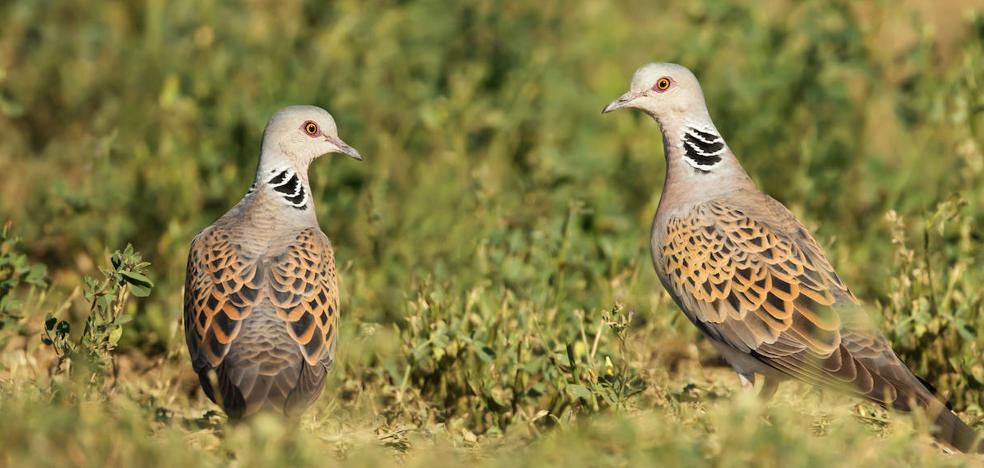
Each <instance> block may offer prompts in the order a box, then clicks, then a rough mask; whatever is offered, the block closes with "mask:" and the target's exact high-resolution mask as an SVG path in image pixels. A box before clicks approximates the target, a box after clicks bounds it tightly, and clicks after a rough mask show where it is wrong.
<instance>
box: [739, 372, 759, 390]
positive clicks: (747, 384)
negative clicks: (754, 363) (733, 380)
mask: <svg viewBox="0 0 984 468" xmlns="http://www.w3.org/2000/svg"><path fill="white" fill-rule="evenodd" d="M738 381H739V382H741V388H742V389H744V390H745V391H746V392H750V391H752V390H754V389H755V374H748V375H745V374H741V373H739V374H738Z"/></svg>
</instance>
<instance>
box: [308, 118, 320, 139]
mask: <svg viewBox="0 0 984 468" xmlns="http://www.w3.org/2000/svg"><path fill="white" fill-rule="evenodd" d="M304 133H307V134H308V136H318V133H320V130H319V129H318V124H316V123H314V122H312V121H310V120H308V121H307V122H304Z"/></svg>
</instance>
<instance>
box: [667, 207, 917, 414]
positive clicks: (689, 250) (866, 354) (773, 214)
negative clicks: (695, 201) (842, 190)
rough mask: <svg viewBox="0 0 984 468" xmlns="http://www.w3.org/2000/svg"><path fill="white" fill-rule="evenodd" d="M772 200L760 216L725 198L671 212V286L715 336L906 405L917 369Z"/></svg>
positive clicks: (773, 363) (786, 368)
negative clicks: (906, 361)
mask: <svg viewBox="0 0 984 468" xmlns="http://www.w3.org/2000/svg"><path fill="white" fill-rule="evenodd" d="M764 198H765V200H763V201H762V203H761V204H760V205H761V206H759V207H757V208H755V209H754V210H755V211H756V212H755V213H752V212H751V211H752V210H753V209H749V210H743V209H736V208H731V207H728V206H726V205H725V204H723V203H720V202H716V201H715V202H708V203H704V204H701V205H698V206H696V207H695V208H693V209H692V210H691V211H690V212H689V213H687V214H685V215H683V216H679V217H674V218H671V219H670V220H669V221H668V223H667V227H666V233H665V239H664V242H663V243H662V247H661V250H660V252H659V254H660V255H659V256H658V258H659V260H658V262H662V265H658V266H662V268H663V269H664V278H663V281H664V284H666V285H667V288H668V289H669V290H670V292H671V293H672V294H673V296H674V297H675V298H676V299H677V301H678V303H679V304H680V306H681V308H682V309H683V310H684V313H686V314H687V315H688V316H689V317H690V318H691V320H692V321H693V322H694V323H695V324H697V325H698V326H699V327H701V329H702V330H703V331H704V332H705V333H706V334H708V335H709V336H710V337H711V338H712V339H717V340H719V341H721V342H724V343H726V344H727V345H729V346H731V347H732V348H734V349H736V350H738V351H740V352H743V353H746V354H748V355H751V356H753V357H754V358H756V359H758V360H759V361H761V362H763V363H764V364H766V365H768V366H770V367H772V368H774V369H776V370H778V371H780V372H781V373H784V374H786V375H789V376H791V377H794V378H798V379H800V380H804V381H806V382H809V383H812V384H815V385H821V386H828V387H829V386H835V387H839V388H841V389H844V390H848V391H850V392H852V393H856V394H860V395H862V396H865V397H867V398H869V399H872V400H875V401H878V402H880V403H882V404H892V403H893V402H894V403H896V405H897V406H898V405H899V404H903V403H901V402H897V401H896V400H897V399H898V397H899V395H898V393H899V390H900V389H901V388H902V387H905V388H906V389H908V387H911V386H912V383H913V381H914V377H913V376H912V374H911V372H909V370H908V369H907V368H906V367H905V366H904V365H903V364H902V363H901V361H899V360H898V358H897V357H896V356H895V354H894V352H892V350H891V348H890V347H889V345H888V343H887V342H886V341H885V339H884V338H883V337H882V336H881V335H880V334H879V333H878V332H877V331H876V330H875V329H874V328H873V327H871V326H870V323H869V322H868V321H867V319H866V316H865V313H864V311H863V310H862V309H861V308H860V306H859V305H858V302H857V299H856V298H855V297H854V295H853V294H852V293H851V292H850V290H848V288H847V287H846V286H845V285H844V283H843V281H841V279H840V278H839V277H838V276H837V273H835V272H834V269H833V267H832V266H831V265H830V262H829V261H828V260H827V258H826V257H825V256H824V254H823V251H822V249H821V248H820V246H819V245H817V243H816V241H815V240H814V239H813V237H812V236H810V234H809V232H807V230H806V229H805V228H803V226H802V225H801V224H800V223H799V222H798V221H796V219H795V217H794V216H793V215H792V214H791V213H789V211H788V210H786V209H785V207H783V206H782V205H781V204H779V203H778V202H776V201H775V200H772V199H771V198H768V197H764ZM766 219H768V220H770V221H771V222H767V221H765V220H766ZM920 388H921V387H920ZM913 391H916V390H913ZM905 394H906V395H908V396H914V395H913V394H912V392H910V391H908V390H907V391H905ZM919 396H922V395H919Z"/></svg>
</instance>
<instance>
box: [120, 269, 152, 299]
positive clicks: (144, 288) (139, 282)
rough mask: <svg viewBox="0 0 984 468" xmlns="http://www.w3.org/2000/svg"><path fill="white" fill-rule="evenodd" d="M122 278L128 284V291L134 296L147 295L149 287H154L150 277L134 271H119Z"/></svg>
mask: <svg viewBox="0 0 984 468" xmlns="http://www.w3.org/2000/svg"><path fill="white" fill-rule="evenodd" d="M120 274H121V275H123V279H124V280H126V282H127V283H129V284H130V286H131V288H130V292H131V293H132V294H133V295H134V296H136V297H147V296H149V295H150V288H152V287H154V282H153V281H151V280H150V278H148V277H146V276H144V275H143V274H141V273H137V272H135V271H123V272H120Z"/></svg>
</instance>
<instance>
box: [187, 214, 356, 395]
mask: <svg viewBox="0 0 984 468" xmlns="http://www.w3.org/2000/svg"><path fill="white" fill-rule="evenodd" d="M184 320H185V337H186V340H187V343H188V349H189V352H190V354H191V357H192V361H193V366H194V368H195V371H196V372H198V373H199V375H200V376H201V377H202V385H203V387H204V388H205V391H206V393H207V394H208V395H209V397H210V398H211V399H212V400H213V401H214V400H216V398H215V392H214V389H212V388H211V385H210V384H208V383H207V379H206V378H205V377H204V375H205V374H207V373H208V372H209V371H211V370H216V371H217V374H218V377H219V386H220V391H221V393H222V397H223V398H222V401H223V405H224V406H225V407H226V409H227V411H229V412H230V414H236V413H242V412H243V411H245V412H252V411H253V410H255V409H258V408H259V407H260V406H262V405H263V404H265V403H266V402H269V403H271V404H275V405H281V404H283V405H286V406H284V408H285V409H288V407H289V406H295V405H296V404H298V403H304V404H305V405H306V403H309V402H310V401H313V399H314V398H316V397H317V394H319V393H320V391H321V388H322V386H323V385H322V384H323V381H324V375H325V372H326V371H327V369H328V368H329V367H330V365H331V363H332V361H333V359H334V350H335V341H336V337H337V328H338V287H337V280H336V275H335V265H334V256H333V253H332V249H331V244H330V243H329V242H328V239H327V238H326V237H325V236H324V234H322V233H321V232H320V231H319V230H317V229H316V228H307V229H303V230H300V231H299V232H297V234H296V236H295V237H294V239H293V240H292V241H291V242H289V244H288V245H287V246H286V247H285V248H284V249H282V251H279V252H274V253H272V254H265V255H259V256H250V255H247V254H245V253H244V250H243V249H242V248H241V247H240V246H239V245H238V244H237V243H236V240H235V238H234V237H233V236H232V235H231V234H230V233H229V232H228V231H226V230H225V229H223V228H222V227H218V226H213V227H211V228H209V229H206V230H205V231H203V232H202V233H201V234H200V235H199V236H198V237H196V238H195V240H194V241H193V242H192V246H191V251H190V253H189V256H188V271H187V277H186V284H185V305H184Z"/></svg>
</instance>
